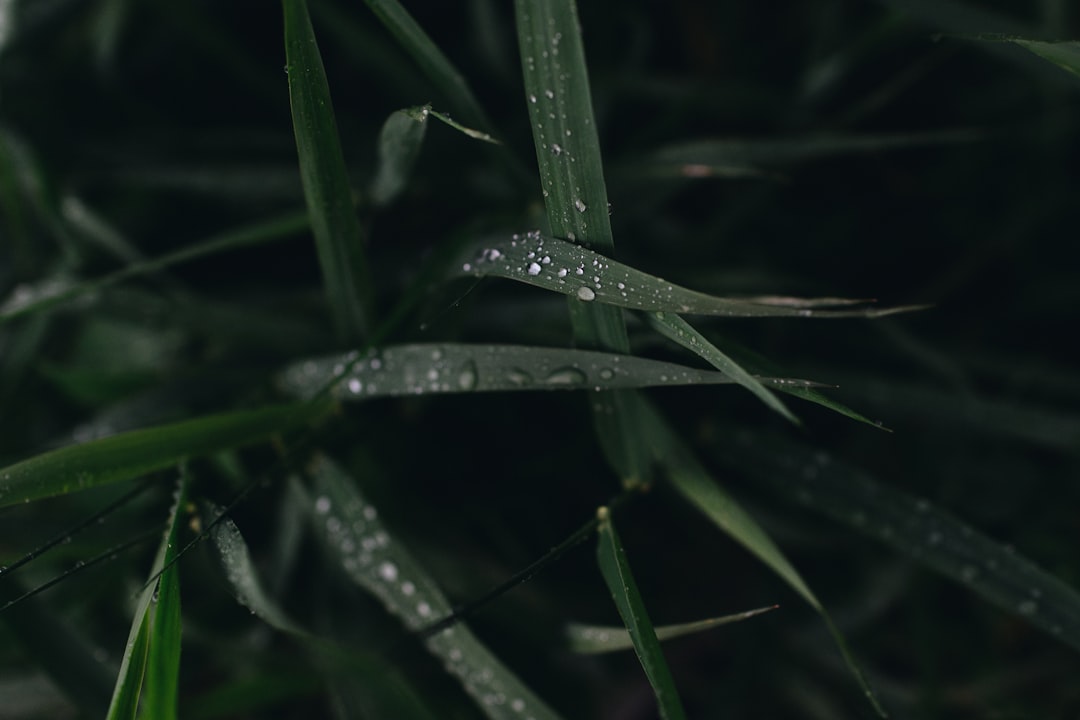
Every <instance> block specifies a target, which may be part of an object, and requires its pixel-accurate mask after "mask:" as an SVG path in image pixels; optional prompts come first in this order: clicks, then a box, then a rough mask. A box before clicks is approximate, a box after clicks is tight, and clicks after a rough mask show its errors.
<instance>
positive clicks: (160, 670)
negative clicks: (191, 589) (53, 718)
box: [106, 470, 187, 720]
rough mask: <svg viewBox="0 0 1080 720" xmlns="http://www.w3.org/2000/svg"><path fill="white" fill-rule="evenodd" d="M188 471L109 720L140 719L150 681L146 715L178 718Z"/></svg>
mask: <svg viewBox="0 0 1080 720" xmlns="http://www.w3.org/2000/svg"><path fill="white" fill-rule="evenodd" d="M186 475H187V474H186V472H184V471H183V470H181V473H180V481H179V486H178V488H177V491H176V495H175V496H174V504H173V506H172V508H171V510H170V511H169V527H168V530H166V532H165V537H164V538H163V539H162V541H161V546H160V547H159V548H158V552H157V556H156V557H155V559H154V563H153V566H152V567H151V569H150V577H155V576H156V577H157V581H156V582H152V583H150V584H148V585H147V586H146V587H145V588H143V591H142V593H141V594H140V596H139V601H138V603H137V604H136V606H135V617H134V618H133V620H132V623H131V631H130V633H129V635H128V641H127V645H126V649H125V651H124V657H123V660H122V661H121V663H120V674H119V676H118V677H117V680H116V688H115V690H114V691H113V697H112V702H111V703H110V705H109V712H108V715H107V716H106V717H107V718H108V720H128V719H130V718H134V717H135V716H136V713H137V712H138V709H139V695H140V692H141V690H142V686H143V679H144V676H145V680H146V694H145V697H144V703H143V705H144V707H143V716H145V717H152V718H155V720H157V718H161V719H162V720H170V719H171V718H175V717H176V711H177V699H178V697H179V693H178V688H177V683H178V681H179V672H180V584H179V583H180V578H179V573H180V568H179V567H177V566H176V565H175V564H174V563H173V560H174V558H175V556H176V552H177V549H178V548H179V546H180V542H179V528H180V522H179V518H180V514H181V512H182V510H183V508H184V504H185V501H186V496H187V477H186Z"/></svg>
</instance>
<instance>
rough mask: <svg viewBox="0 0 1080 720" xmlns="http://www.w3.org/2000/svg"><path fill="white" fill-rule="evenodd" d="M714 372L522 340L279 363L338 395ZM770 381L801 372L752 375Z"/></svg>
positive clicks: (518, 387) (586, 386)
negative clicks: (786, 374)
mask: <svg viewBox="0 0 1080 720" xmlns="http://www.w3.org/2000/svg"><path fill="white" fill-rule="evenodd" d="M733 382H734V381H733V380H732V379H731V378H730V377H729V376H728V375H726V374H724V373H722V372H714V371H710V370H698V369H697V368H691V367H687V366H685V365H677V364H675V363H668V362H661V361H659V360H649V359H646V358H639V357H634V356H633V355H616V354H613V353H602V352H594V351H591V350H571V349H567V348H546V347H532V346H525V345H464V344H451V343H445V344H430V345H429V344H417V345H397V346H392V347H387V348H383V349H382V350H379V351H374V350H373V351H371V352H369V353H367V354H365V355H361V354H360V353H359V352H355V351H354V352H351V353H346V354H343V355H332V356H329V357H323V358H312V359H309V360H304V361H302V362H299V363H297V364H295V365H292V366H290V367H288V368H286V370H285V372H284V373H283V375H282V385H283V388H284V389H285V391H286V392H288V393H289V394H291V395H293V396H296V397H300V398H309V397H313V396H315V395H317V394H318V393H321V392H322V391H323V390H324V389H325V388H326V387H327V386H331V392H332V394H333V395H334V396H335V397H337V398H339V399H342V400H365V399H371V398H377V397H386V396H399V395H425V394H443V393H463V392H496V391H503V392H519V391H536V390H594V391H595V390H612V389H626V388H639V387H649V386H676V385H702V384H708V385H718V384H721V385H722V384H731V383H733ZM758 382H760V383H763V384H766V385H774V386H778V387H779V386H784V387H787V386H790V385H809V384H811V383H809V382H808V381H806V380H795V379H788V378H758Z"/></svg>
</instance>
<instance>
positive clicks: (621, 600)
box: [596, 507, 686, 720]
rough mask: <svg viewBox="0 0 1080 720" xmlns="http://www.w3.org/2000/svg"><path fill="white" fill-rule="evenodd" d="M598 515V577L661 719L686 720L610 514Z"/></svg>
mask: <svg viewBox="0 0 1080 720" xmlns="http://www.w3.org/2000/svg"><path fill="white" fill-rule="evenodd" d="M597 515H598V517H599V519H600V526H599V528H598V529H597V534H598V540H597V546H596V559H597V562H598V563H599V565H600V573H601V574H602V575H603V576H604V582H606V583H607V586H608V590H610V591H611V596H612V598H613V599H614V600H615V606H616V607H617V608H618V609H619V615H621V616H622V619H623V623H625V624H626V630H627V632H628V633H629V635H630V640H631V642H632V643H633V647H634V652H636V653H637V656H638V660H639V661H641V667H642V668H644V670H645V675H646V676H647V677H648V678H649V684H650V685H652V688H653V692H654V693H655V694H656V702H657V704H658V705H659V707H660V716H661V717H662V718H664V720H674V719H676V718H685V717H686V713H685V711H684V710H683V707H682V701H681V700H680V699H679V691H678V689H676V687H675V679H674V678H672V677H671V671H670V670H669V669H668V665H667V661H666V660H664V651H663V650H662V649H661V648H660V641H659V640H658V639H657V637H656V632H655V631H654V630H653V626H652V622H651V621H650V620H649V614H648V612H647V611H646V610H645V603H644V601H643V600H642V599H641V593H640V592H638V588H637V583H636V582H635V581H634V576H633V574H632V573H631V572H630V563H629V561H628V560H627V559H626V551H625V550H624V549H623V546H622V542H621V541H620V540H619V535H618V533H617V532H616V531H615V525H614V524H613V523H612V521H611V513H610V512H609V510H608V509H607V508H606V507H602V508H600V510H599V511H598V513H597Z"/></svg>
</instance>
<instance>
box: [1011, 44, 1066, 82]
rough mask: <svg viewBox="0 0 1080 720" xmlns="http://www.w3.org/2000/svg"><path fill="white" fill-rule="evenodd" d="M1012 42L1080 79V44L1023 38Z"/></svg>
mask: <svg viewBox="0 0 1080 720" xmlns="http://www.w3.org/2000/svg"><path fill="white" fill-rule="evenodd" d="M1010 41H1011V42H1013V43H1015V44H1016V45H1019V46H1020V47H1022V48H1024V49H1025V50H1028V51H1030V52H1033V53H1035V54H1036V55H1038V56H1039V57H1041V58H1042V59H1043V60H1047V61H1049V62H1052V63H1053V64H1055V65H1057V66H1058V67H1059V68H1061V69H1062V70H1064V71H1065V72H1068V73H1071V74H1072V75H1073V76H1074V77H1077V78H1080V42H1078V41H1076V40H1071V41H1068V42H1042V41H1040V40H1024V39H1021V38H1011V39H1010Z"/></svg>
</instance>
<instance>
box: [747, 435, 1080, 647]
mask: <svg viewBox="0 0 1080 720" xmlns="http://www.w3.org/2000/svg"><path fill="white" fill-rule="evenodd" d="M729 460H732V461H735V462H739V467H740V468H742V469H744V470H749V471H751V472H752V474H753V475H754V476H755V477H757V478H759V479H761V480H764V481H765V482H767V483H768V484H769V485H771V486H773V487H775V488H777V489H778V490H779V491H781V492H783V493H784V494H785V495H787V496H789V497H792V498H794V499H795V500H797V501H798V502H800V503H802V504H804V505H806V506H807V507H810V508H812V509H814V510H815V511H817V512H820V513H823V514H825V515H827V516H829V517H831V518H833V519H835V520H838V521H840V522H842V523H844V524H846V525H848V526H850V527H852V528H854V529H855V530H857V531H858V532H860V533H863V534H865V535H867V536H868V537H871V538H874V539H876V540H879V541H881V542H884V543H885V544H887V545H889V546H890V547H892V548H893V549H895V550H897V551H899V552H901V553H903V554H904V555H906V556H908V557H910V558H912V559H913V560H914V561H915V562H917V563H919V564H921V565H924V566H926V567H928V568H930V569H932V570H934V571H936V572H938V573H940V574H942V575H944V576H946V577H948V578H950V579H952V580H954V581H956V582H958V583H960V584H961V585H963V586H964V587H967V588H969V589H970V590H971V591H972V592H974V593H975V594H977V595H978V596H980V597H981V598H983V599H984V600H986V601H987V602H989V603H991V604H993V605H995V606H997V607H999V608H1001V609H1002V610H1004V611H1005V612H1008V613H1012V614H1014V615H1017V616H1019V617H1021V618H1022V619H1024V620H1025V621H1027V622H1029V623H1031V624H1032V625H1033V626H1035V627H1037V628H1039V629H1040V630H1043V631H1044V632H1046V633H1048V634H1049V635H1050V636H1051V637H1053V638H1055V639H1057V640H1060V641H1061V642H1064V643H1067V644H1069V645H1071V646H1072V647H1073V648H1076V649H1078V650H1080V592H1078V591H1077V590H1076V589H1075V588H1073V587H1071V586H1069V585H1068V584H1067V583H1065V582H1063V581H1062V580H1060V579H1059V578H1057V577H1055V576H1054V575H1053V574H1051V573H1049V572H1047V571H1046V570H1043V569H1042V568H1040V567H1039V566H1038V565H1036V564H1035V563H1033V562H1032V561H1031V560H1029V559H1027V558H1025V557H1024V556H1022V555H1021V554H1019V553H1017V552H1016V551H1015V550H1014V549H1012V548H1010V547H1006V546H1003V545H1002V544H1000V543H998V542H995V541H994V540H992V539H991V538H989V537H987V536H985V535H983V534H981V533H979V532H978V531H976V530H975V529H973V528H971V527H970V526H968V525H967V524H965V523H963V522H962V521H960V520H958V519H956V518H955V517H954V516H952V515H950V514H949V513H947V512H945V511H944V510H942V509H940V508H938V507H935V506H934V505H933V504H932V503H930V502H929V501H927V500H925V499H921V498H916V497H912V496H911V495H909V494H907V493H904V492H902V491H900V490H897V489H895V488H892V487H890V486H888V485H886V484H884V483H882V482H879V481H877V480H876V479H874V478H873V477H872V476H871V475H869V474H867V473H865V472H862V471H860V470H858V469H856V468H854V467H852V466H850V465H848V464H847V463H845V462H843V461H842V460H840V459H838V458H834V457H832V456H830V455H829V454H828V453H824V452H822V451H820V450H818V449H816V448H811V447H809V446H806V445H804V444H802V443H798V442H796V441H794V440H790V439H779V438H777V439H772V438H766V437H760V436H759V437H755V436H753V435H749V434H742V435H740V442H739V443H738V444H737V445H735V446H734V447H733V448H732V449H731V455H730V457H729Z"/></svg>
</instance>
